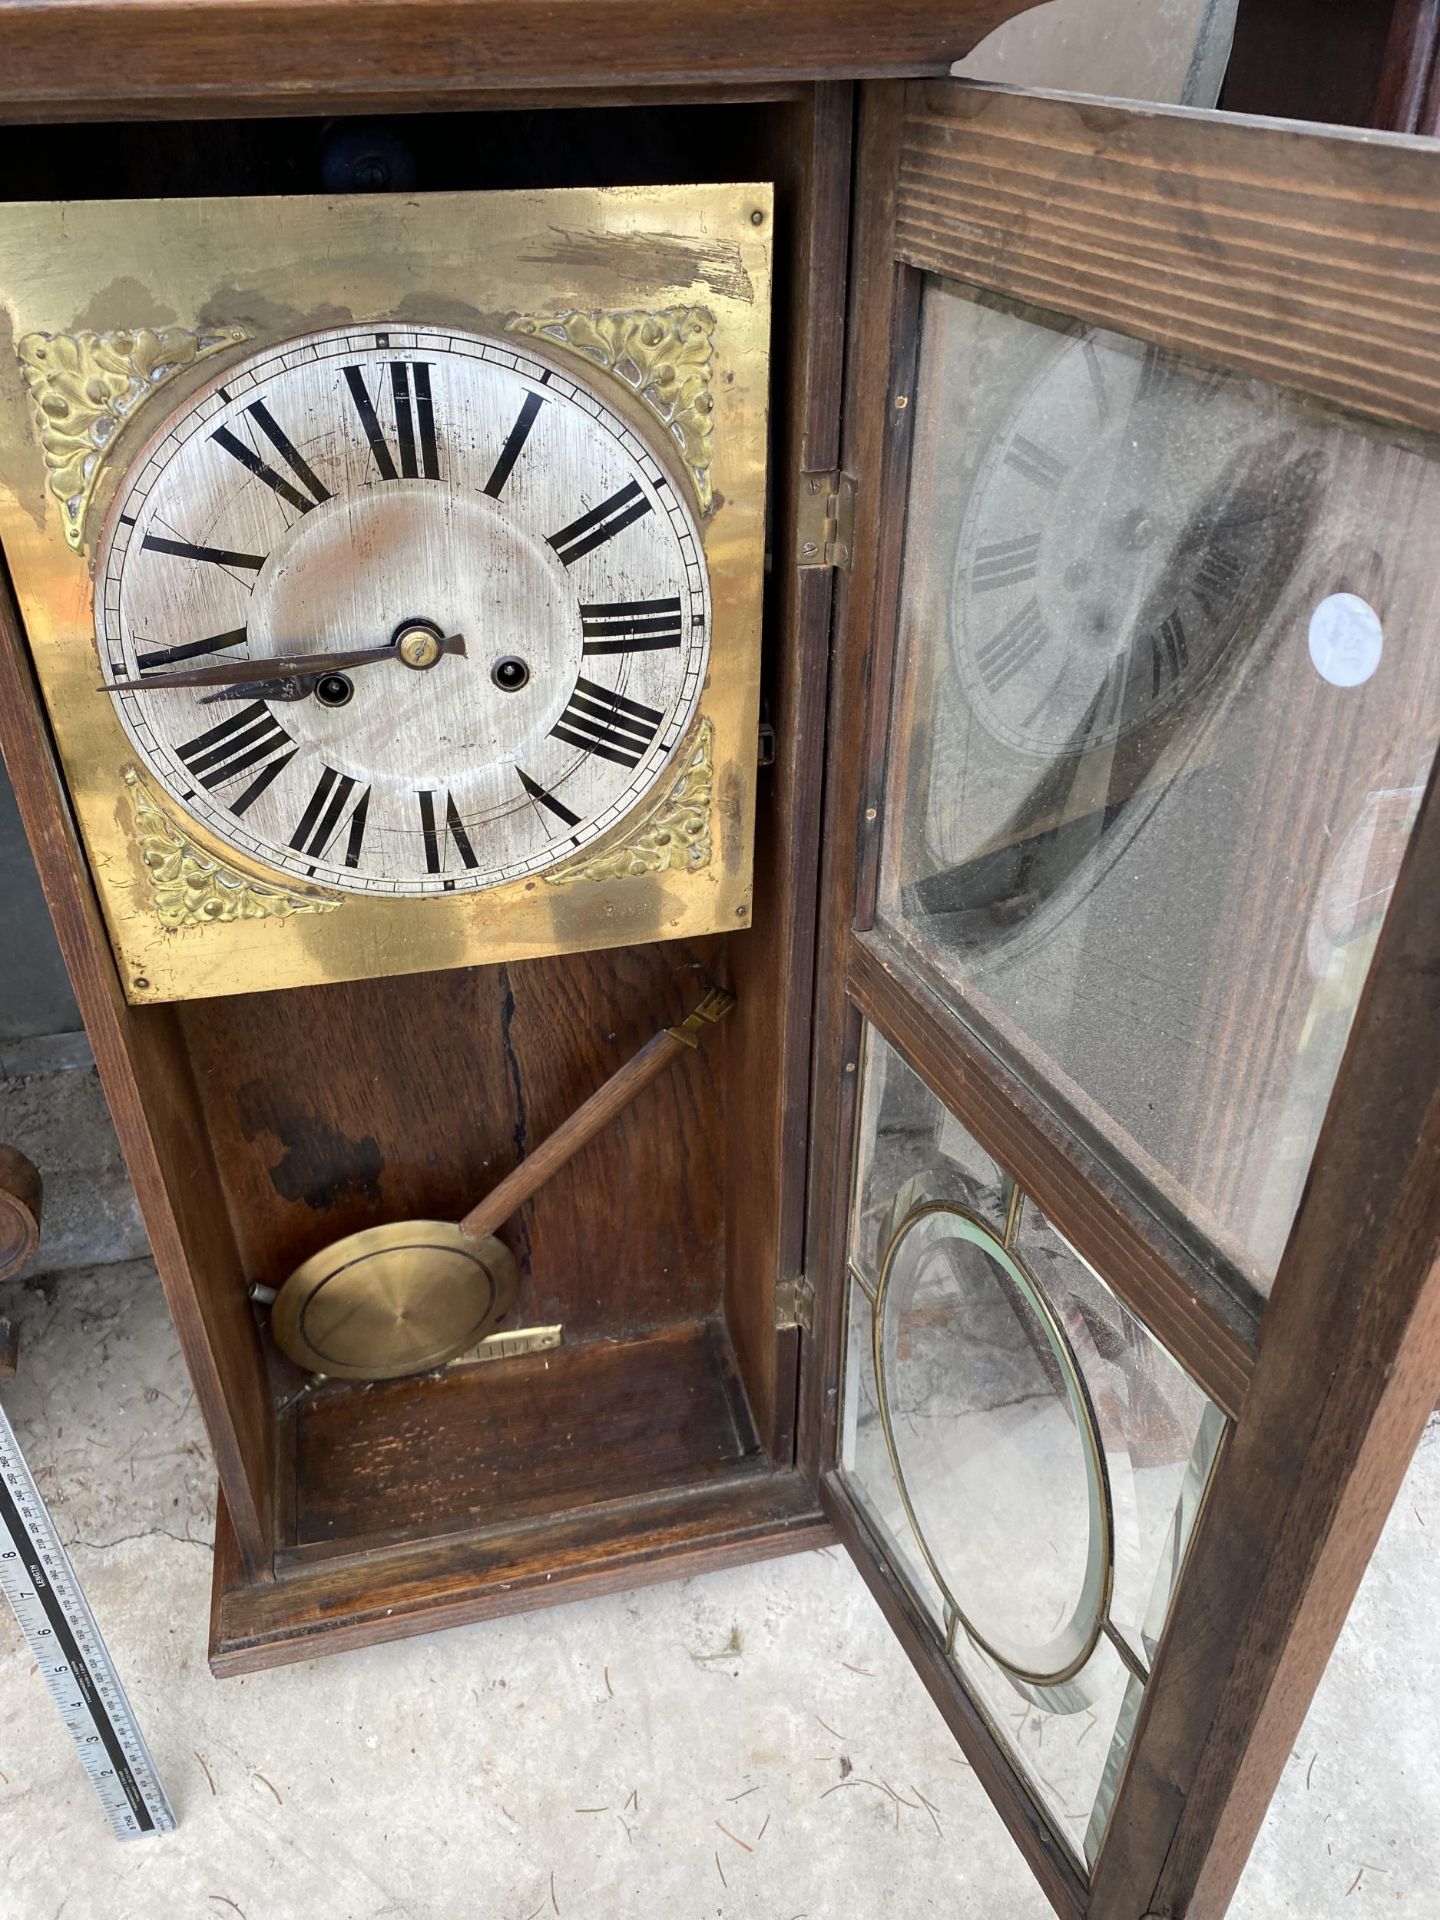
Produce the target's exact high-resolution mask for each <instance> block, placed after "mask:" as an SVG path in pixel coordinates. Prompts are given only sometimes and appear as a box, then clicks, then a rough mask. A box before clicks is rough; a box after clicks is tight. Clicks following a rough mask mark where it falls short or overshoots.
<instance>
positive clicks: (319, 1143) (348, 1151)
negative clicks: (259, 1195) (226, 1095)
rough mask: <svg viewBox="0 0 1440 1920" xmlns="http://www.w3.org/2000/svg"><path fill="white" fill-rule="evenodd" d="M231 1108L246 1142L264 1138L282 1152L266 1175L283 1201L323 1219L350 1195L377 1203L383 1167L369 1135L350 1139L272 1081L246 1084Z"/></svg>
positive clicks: (376, 1143)
mask: <svg viewBox="0 0 1440 1920" xmlns="http://www.w3.org/2000/svg"><path fill="white" fill-rule="evenodd" d="M235 1105H236V1108H237V1110H238V1112H239V1114H240V1119H241V1125H242V1126H243V1127H244V1129H245V1137H246V1138H247V1139H248V1140H258V1139H259V1138H260V1137H261V1136H262V1135H264V1134H267V1133H268V1134H271V1135H273V1137H274V1138H275V1139H276V1140H278V1141H279V1142H280V1144H281V1146H282V1147H283V1148H284V1152H283V1153H282V1155H281V1156H280V1158H279V1159H278V1160H277V1161H275V1162H273V1163H272V1164H271V1166H270V1167H269V1169H268V1172H269V1176H270V1184H271V1185H272V1186H273V1187H274V1189H275V1191H276V1192H277V1193H278V1194H279V1195H280V1197H281V1198H282V1199H283V1200H298V1201H299V1202H300V1203H301V1205H302V1206H306V1207H309V1208H310V1210H311V1212H312V1213H329V1212H330V1211H331V1210H332V1209H333V1208H335V1207H337V1206H339V1205H340V1203H341V1202H342V1201H343V1200H345V1199H347V1198H349V1197H350V1196H351V1195H357V1196H361V1197H363V1198H365V1199H371V1200H378V1199H379V1197H380V1175H381V1173H382V1172H383V1170H384V1162H383V1160H382V1159H381V1157H380V1145H379V1142H378V1141H377V1140H376V1138H375V1136H374V1134H373V1133H367V1134H365V1135H363V1136H362V1137H361V1138H359V1139H352V1138H351V1137H350V1135H349V1134H345V1133H342V1132H341V1131H340V1129H339V1128H338V1127H333V1126H331V1125H330V1123H329V1122H328V1121H327V1120H326V1119H325V1118H324V1117H323V1116H322V1115H320V1114H317V1113H315V1112H313V1111H311V1110H310V1109H308V1108H306V1107H302V1106H300V1105H299V1104H298V1103H297V1102H296V1101H294V1100H292V1099H291V1098H290V1097H289V1096H288V1094H287V1093H286V1092H285V1091H284V1089H283V1088H282V1087H279V1086H277V1085H276V1084H275V1082H274V1081H266V1080H249V1081H247V1082H246V1083H245V1085H244V1086H241V1087H237V1088H236V1090H235Z"/></svg>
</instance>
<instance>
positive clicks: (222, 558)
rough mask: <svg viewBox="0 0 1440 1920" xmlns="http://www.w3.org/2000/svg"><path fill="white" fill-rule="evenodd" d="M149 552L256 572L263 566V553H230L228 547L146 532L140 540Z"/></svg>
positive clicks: (214, 565) (264, 556) (264, 557)
mask: <svg viewBox="0 0 1440 1920" xmlns="http://www.w3.org/2000/svg"><path fill="white" fill-rule="evenodd" d="M140 544H141V546H142V547H148V548H149V550H150V552H151V553H174V554H178V555H179V556H180V558H181V559H182V560H208V561H209V563H210V565H211V566H212V567H248V568H249V569H250V571H251V572H252V573H258V572H259V571H260V569H261V567H263V566H264V564H265V560H266V555H264V554H263V553H258V554H257V553H232V552H231V551H230V549H229V548H228V547H197V546H196V545H195V544H194V542H193V541H190V540H167V539H165V537H164V536H163V535H162V534H158V533H147V534H146V536H145V538H144V539H143V540H142V541H141V542H140Z"/></svg>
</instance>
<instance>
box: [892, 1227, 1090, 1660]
mask: <svg viewBox="0 0 1440 1920" xmlns="http://www.w3.org/2000/svg"><path fill="white" fill-rule="evenodd" d="M878 1311H879V1320H880V1339H879V1346H878V1355H879V1361H880V1373H881V1379H880V1386H881V1395H880V1405H881V1410H882V1414H883V1416H884V1418H885V1420H886V1425H887V1430H888V1433H889V1437H890V1443H891V1448H892V1451H893V1455H894V1467H895V1472H896V1475H897V1477H898V1479H899V1480H900V1483H901V1486H902V1488H903V1491H904V1494H905V1499H906V1504H907V1507H908V1510H909V1512H910V1514H911V1517H912V1519H913V1521H914V1525H915V1531H916V1533H917V1535H918V1537H919V1538H920V1540H921V1541H922V1542H923V1543H924V1547H925V1552H926V1556H927V1558H928V1559H929V1562H930V1565H931V1567H932V1569H933V1571H934V1573H935V1575H936V1578H937V1579H938V1580H939V1582H940V1585H941V1587H942V1589H943V1591H944V1593H945V1595H946V1597H947V1599H948V1600H949V1602H950V1604H951V1606H952V1607H953V1608H954V1609H955V1611H956V1612H957V1613H958V1614H959V1616H960V1619H961V1621H962V1623H963V1625H964V1627H965V1630H966V1632H967V1633H968V1634H969V1635H970V1636H971V1638H972V1639H974V1640H976V1641H978V1642H979V1643H980V1645H981V1646H983V1647H985V1648H986V1649H987V1650H988V1651H989V1652H990V1653H991V1654H992V1655H993V1656H994V1658H995V1659H996V1660H998V1661H1000V1662H1002V1663H1003V1664H1004V1665H1005V1666H1006V1667H1007V1668H1009V1669H1010V1670H1012V1671H1013V1672H1015V1673H1017V1674H1019V1675H1022V1676H1024V1677H1025V1678H1028V1679H1032V1680H1035V1681H1037V1682H1052V1683H1057V1684H1058V1683H1059V1682H1060V1681H1062V1680H1068V1679H1069V1678H1070V1677H1071V1676H1072V1675H1073V1674H1074V1673H1076V1672H1078V1671H1079V1669H1080V1668H1081V1667H1082V1666H1083V1665H1084V1664H1085V1661H1086V1659H1087V1657H1088V1656H1089V1654H1090V1652H1091V1650H1092V1649H1093V1647H1094V1645H1095V1641H1096V1638H1097V1637H1098V1635H1099V1632H1100V1620H1101V1612H1102V1609H1103V1607H1104V1605H1105V1602H1106V1599H1107V1597H1108V1593H1109V1587H1110V1573H1111V1539H1110V1514H1109V1506H1110V1497H1109V1489H1108V1487H1107V1486H1106V1485H1105V1484H1104V1471H1105V1468H1104V1458H1103V1454H1102V1452H1101V1447H1100V1436H1099V1430H1098V1427H1097V1424H1096V1420H1095V1414H1094V1410H1093V1408H1092V1407H1091V1406H1090V1405H1089V1399H1088V1395H1087V1393H1086V1389H1085V1385H1084V1381H1083V1380H1082V1378H1081V1376H1080V1373H1079V1368H1078V1365H1077V1363H1076V1360H1075V1356H1074V1354H1073V1352H1072V1350H1071V1347H1070V1343H1069V1341H1068V1339H1067V1338H1066V1336H1065V1334H1064V1331H1063V1329H1062V1328H1061V1327H1060V1326H1059V1324H1058V1323H1057V1322H1056V1321H1055V1320H1054V1318H1053V1317H1052V1315H1051V1314H1050V1311H1049V1307H1048V1303H1047V1302H1046V1300H1045V1298H1044V1295H1043V1294H1041V1293H1040V1292H1039V1291H1038V1290H1036V1289H1035V1288H1033V1287H1032V1286H1031V1285H1030V1283H1029V1280H1028V1277H1027V1276H1026V1274H1025V1273H1024V1271H1023V1269H1022V1268H1021V1267H1020V1266H1019V1264H1018V1263H1017V1262H1016V1261H1015V1260H1014V1259H1013V1258H1012V1257H1011V1255H1010V1254H1008V1253H1007V1252H1006V1250H1005V1248H1004V1247H1003V1246H1002V1245H1001V1243H1000V1242H999V1241H998V1240H997V1239H996V1238H995V1236H994V1235H993V1234H992V1233H991V1232H990V1231H989V1230H988V1229H986V1228H985V1227H983V1226H981V1225H980V1224H979V1223H978V1222H976V1221H973V1220H971V1219H969V1218H968V1217H967V1216H966V1215H964V1214H962V1213H957V1212H955V1211H953V1210H952V1209H951V1208H950V1207H948V1206H946V1205H943V1204H932V1205H930V1206H928V1207H924V1208H921V1209H920V1210H918V1211H917V1212H914V1213H912V1214H911V1215H910V1216H909V1218H908V1219H907V1221H906V1222H905V1224H904V1226H903V1227H902V1228H901V1230H900V1231H899V1233H898V1234H897V1235H896V1237H895V1240H894V1242H893V1243H892V1245H891V1248H890V1251H889V1253H888V1255H887V1257H886V1261H885V1271H884V1277H883V1280H882V1283H881V1293H880V1303H879V1309H878ZM1021 1568H1023V1569H1024V1578H1023V1579H1021V1580H1019V1581H1017V1579H1016V1572H1017V1569H1021Z"/></svg>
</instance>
